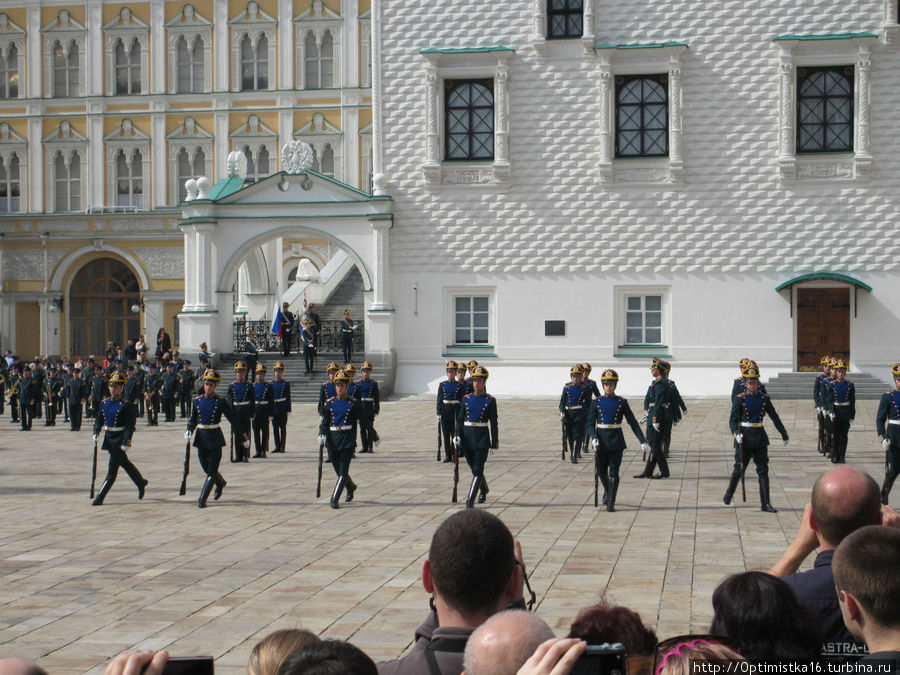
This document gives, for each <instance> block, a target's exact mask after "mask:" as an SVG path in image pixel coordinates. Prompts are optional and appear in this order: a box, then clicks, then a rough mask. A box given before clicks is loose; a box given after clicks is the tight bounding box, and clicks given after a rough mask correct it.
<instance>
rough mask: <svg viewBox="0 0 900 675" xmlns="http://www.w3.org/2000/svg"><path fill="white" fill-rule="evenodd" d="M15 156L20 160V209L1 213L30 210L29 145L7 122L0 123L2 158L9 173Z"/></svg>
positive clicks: (0, 154)
mask: <svg viewBox="0 0 900 675" xmlns="http://www.w3.org/2000/svg"><path fill="white" fill-rule="evenodd" d="M13 155H15V156H16V157H18V159H19V208H18V209H17V210H15V211H3V212H0V213H25V212H26V211H27V210H28V204H27V202H28V143H27V141H26V140H25V139H24V138H23V137H22V136H19V134H17V133H16V132H15V131H13V130H12V129H11V128H10V126H9V124H8V123H7V122H0V158H2V159H3V164H4V166H6V167H7V171H8V170H9V169H8V167H9V164H10V162H11V161H12V157H13Z"/></svg>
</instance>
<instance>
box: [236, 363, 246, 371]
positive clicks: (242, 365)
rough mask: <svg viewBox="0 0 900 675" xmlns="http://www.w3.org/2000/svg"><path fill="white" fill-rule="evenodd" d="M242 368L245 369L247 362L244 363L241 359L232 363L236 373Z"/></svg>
mask: <svg viewBox="0 0 900 675" xmlns="http://www.w3.org/2000/svg"><path fill="white" fill-rule="evenodd" d="M243 370H247V364H246V363H244V362H243V361H238V362H237V363H235V364H234V372H236V373H237V372H240V371H243Z"/></svg>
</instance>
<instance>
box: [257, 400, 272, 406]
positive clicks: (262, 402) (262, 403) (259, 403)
mask: <svg viewBox="0 0 900 675" xmlns="http://www.w3.org/2000/svg"><path fill="white" fill-rule="evenodd" d="M269 403H271V401H265V400H262V401H260V400H257V401H256V405H269Z"/></svg>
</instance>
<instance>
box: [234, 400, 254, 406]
mask: <svg viewBox="0 0 900 675" xmlns="http://www.w3.org/2000/svg"><path fill="white" fill-rule="evenodd" d="M234 405H250V401H235V402H234Z"/></svg>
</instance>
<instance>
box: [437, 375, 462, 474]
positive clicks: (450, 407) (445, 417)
mask: <svg viewBox="0 0 900 675" xmlns="http://www.w3.org/2000/svg"><path fill="white" fill-rule="evenodd" d="M460 365H461V364H457V363H456V362H455V361H447V363H445V364H444V368H446V369H447V379H446V380H444V381H443V382H441V383H440V384H439V385H438V390H437V420H438V424H439V425H440V430H441V438H442V439H443V443H444V462H452V461H453V448H452V444H453V436H454V431H455V430H456V416H457V414H459V402H460V401H462V397H463V383H461V382H459V381H458V379H457V373H459V372H463V373H465V372H466V367H465V366H464V365H462V367H460Z"/></svg>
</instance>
